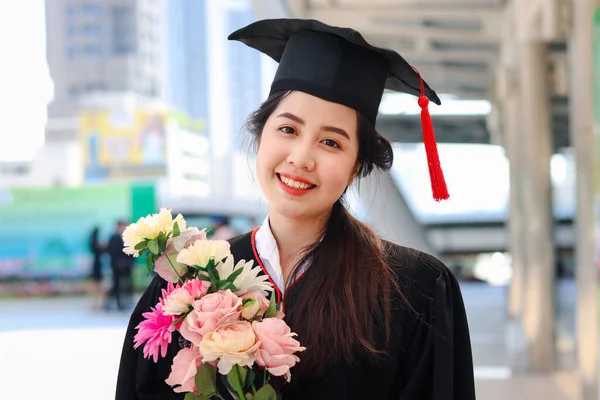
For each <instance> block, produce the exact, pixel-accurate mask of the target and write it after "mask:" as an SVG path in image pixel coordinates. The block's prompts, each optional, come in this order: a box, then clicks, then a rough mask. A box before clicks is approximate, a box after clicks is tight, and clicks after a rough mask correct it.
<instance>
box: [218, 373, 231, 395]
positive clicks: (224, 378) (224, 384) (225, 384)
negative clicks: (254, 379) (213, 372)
mask: <svg viewBox="0 0 600 400" xmlns="http://www.w3.org/2000/svg"><path fill="white" fill-rule="evenodd" d="M218 377H219V381H220V382H221V385H220V386H219V387H224V388H225V389H227V391H228V392H230V393H235V389H234V388H233V387H232V386H231V384H230V383H229V380H228V379H227V375H221V374H219V375H218Z"/></svg>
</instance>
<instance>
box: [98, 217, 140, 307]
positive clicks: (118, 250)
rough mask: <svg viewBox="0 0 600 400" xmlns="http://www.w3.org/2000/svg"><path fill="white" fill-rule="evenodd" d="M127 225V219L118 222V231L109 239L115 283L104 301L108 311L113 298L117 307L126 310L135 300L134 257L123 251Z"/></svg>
mask: <svg viewBox="0 0 600 400" xmlns="http://www.w3.org/2000/svg"><path fill="white" fill-rule="evenodd" d="M126 227H127V222H126V221H119V222H117V228H116V232H115V233H114V234H113V235H112V236H111V238H110V240H109V241H108V255H109V256H110V267H111V270H112V274H113V279H112V281H113V285H112V288H111V289H110V292H109V296H107V298H106V301H105V302H104V307H105V309H106V310H107V311H108V310H109V309H110V307H111V303H112V299H115V301H116V303H117V309H119V310H125V309H126V308H127V307H128V306H129V305H130V304H131V302H132V301H133V299H132V296H133V282H132V273H133V265H134V258H133V257H132V256H130V255H128V254H125V253H123V246H124V244H123V232H124V231H125V228H126Z"/></svg>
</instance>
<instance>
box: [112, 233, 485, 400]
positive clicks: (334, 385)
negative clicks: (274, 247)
mask: <svg viewBox="0 0 600 400" xmlns="http://www.w3.org/2000/svg"><path fill="white" fill-rule="evenodd" d="M255 232H256V230H255V231H254V232H252V233H246V234H243V235H240V236H238V237H236V238H234V239H231V240H230V242H231V252H232V254H233V255H234V257H235V258H236V260H239V259H246V260H249V259H254V260H255V263H256V264H261V263H260V259H259V257H258V253H257V251H256V247H255V246H254V233H255ZM387 245H388V246H391V247H390V250H391V251H390V257H389V263H390V266H392V267H393V268H394V270H395V272H396V274H397V275H398V279H399V283H400V286H401V288H402V290H403V294H404V296H406V298H407V300H408V301H409V303H410V305H411V306H412V308H413V309H414V310H415V311H417V313H418V316H417V315H416V314H415V313H414V312H412V311H409V310H408V309H404V308H403V309H401V310H399V311H396V312H395V313H394V315H393V326H392V332H393V340H392V347H391V349H390V357H388V358H386V359H385V361H383V362H377V363H376V364H375V363H370V362H364V363H363V364H362V365H359V366H358V367H352V368H351V367H349V366H346V365H339V366H336V367H334V368H332V370H331V371H330V373H328V374H327V376H326V377H319V378H317V377H311V376H303V377H302V378H301V379H294V377H293V375H294V373H293V370H292V383H291V384H287V385H284V386H283V388H284V390H283V395H284V396H283V397H284V399H285V400H295V399H311V400H320V399H323V400H325V399H327V400H336V399H339V400H342V399H394V400H472V399H475V388H474V379H473V361H472V355H471V344H470V338H469V331H468V326H467V318H466V314H465V308H464V304H463V300H462V296H461V293H460V288H459V285H458V282H457V280H456V278H455V277H454V276H453V275H452V273H451V272H450V271H449V270H448V269H447V268H446V267H445V266H444V264H443V263H442V262H440V261H439V260H437V259H436V258H434V257H432V256H430V255H428V254H426V253H423V252H419V251H417V250H413V249H408V248H405V247H401V246H397V245H394V244H390V243H387ZM302 284H303V281H302V279H300V280H298V281H297V282H296V283H295V284H294V286H293V289H291V290H293V292H290V293H291V294H287V295H286V303H285V305H286V307H288V308H289V307H292V306H293V304H290V301H298V300H299V299H301V298H302V295H301V294H302ZM165 287H166V282H165V281H164V280H162V279H161V278H160V277H158V276H156V277H155V278H154V279H153V280H152V282H151V283H150V285H149V287H148V288H147V290H146V291H145V293H144V294H143V296H142V297H141V299H140V301H139V303H138V304H137V306H136V308H135V310H134V311H133V315H132V316H131V320H130V322H129V326H128V328H127V332H126V336H125V343H124V345H123V352H122V356H121V364H120V367H119V374H118V379H117V393H116V400H167V399H183V397H184V396H183V395H182V394H176V393H174V392H173V390H172V389H171V388H170V387H169V386H168V385H167V384H166V383H165V379H166V378H167V377H168V376H169V374H170V370H171V363H172V359H173V357H174V356H175V355H176V354H177V352H178V351H179V349H180V345H179V340H178V334H177V333H175V336H174V337H173V341H172V343H171V345H170V346H169V350H168V354H167V357H166V358H160V359H159V362H158V363H154V361H153V360H147V359H144V358H143V353H142V348H139V349H137V350H134V349H133V338H134V336H135V334H136V332H137V331H136V330H135V329H134V328H135V327H136V326H137V325H138V324H139V323H140V322H141V321H142V316H141V314H142V313H143V312H146V311H148V310H149V309H150V307H151V306H154V305H155V304H156V303H157V302H158V298H159V296H160V294H161V289H162V288H165ZM275 295H277V296H278V297H280V296H281V294H280V293H279V292H277V291H276V292H275ZM402 310H404V311H402ZM292 330H293V327H292ZM300 340H301V338H300ZM300 356H301V354H300Z"/></svg>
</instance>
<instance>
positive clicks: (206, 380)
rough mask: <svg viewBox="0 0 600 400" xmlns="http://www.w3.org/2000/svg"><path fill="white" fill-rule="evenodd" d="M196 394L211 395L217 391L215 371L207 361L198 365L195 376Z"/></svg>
mask: <svg viewBox="0 0 600 400" xmlns="http://www.w3.org/2000/svg"><path fill="white" fill-rule="evenodd" d="M195 383H196V388H197V389H198V394H202V395H208V396H210V395H213V394H215V392H216V391H217V371H215V369H214V368H213V367H212V366H211V365H210V364H208V363H204V364H202V365H200V368H198V372H197V373H196V378H195Z"/></svg>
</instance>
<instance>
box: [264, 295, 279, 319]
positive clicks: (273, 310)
mask: <svg viewBox="0 0 600 400" xmlns="http://www.w3.org/2000/svg"><path fill="white" fill-rule="evenodd" d="M275 317H277V303H276V302H275V293H273V294H271V301H270V302H269V308H268V309H267V312H266V313H265V316H264V318H275Z"/></svg>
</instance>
